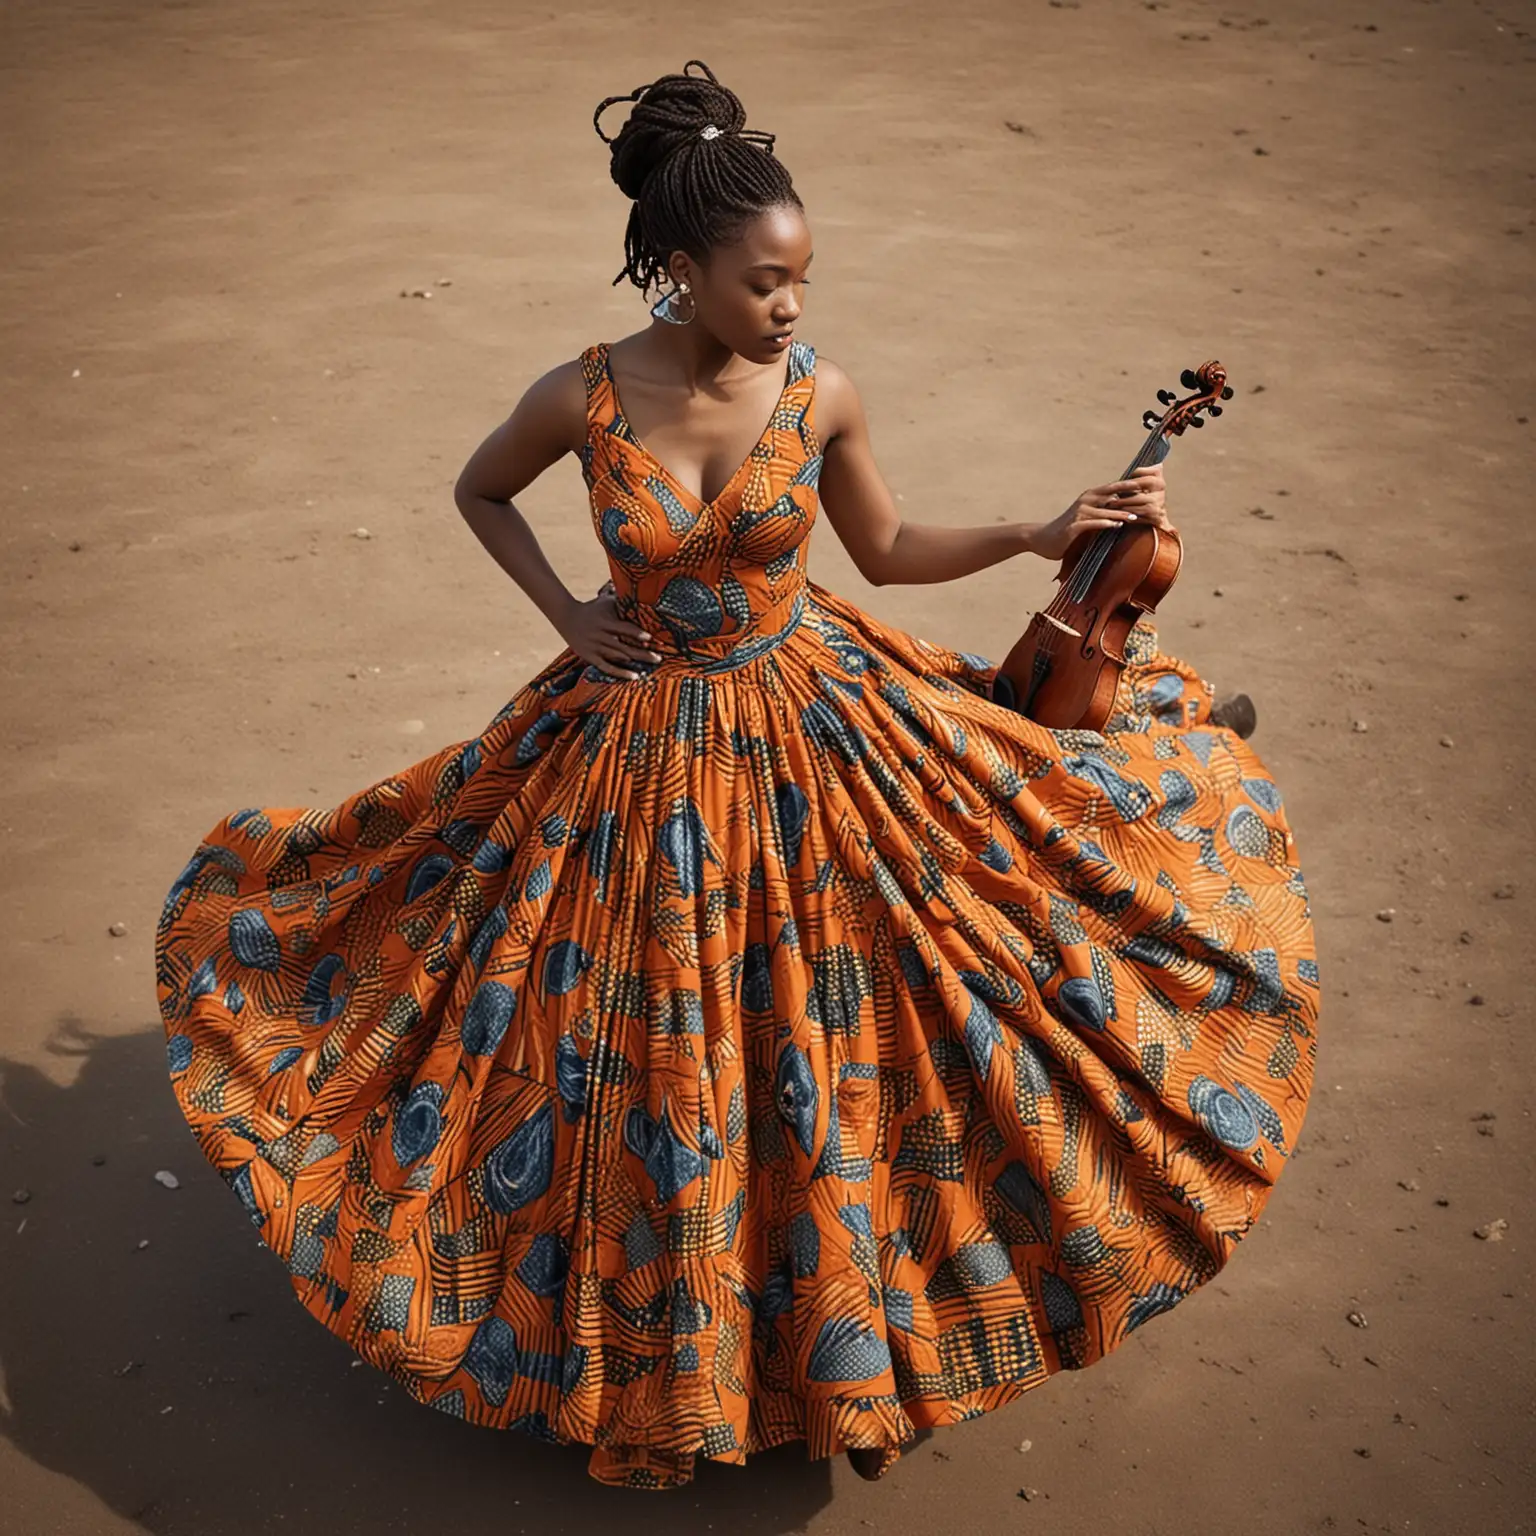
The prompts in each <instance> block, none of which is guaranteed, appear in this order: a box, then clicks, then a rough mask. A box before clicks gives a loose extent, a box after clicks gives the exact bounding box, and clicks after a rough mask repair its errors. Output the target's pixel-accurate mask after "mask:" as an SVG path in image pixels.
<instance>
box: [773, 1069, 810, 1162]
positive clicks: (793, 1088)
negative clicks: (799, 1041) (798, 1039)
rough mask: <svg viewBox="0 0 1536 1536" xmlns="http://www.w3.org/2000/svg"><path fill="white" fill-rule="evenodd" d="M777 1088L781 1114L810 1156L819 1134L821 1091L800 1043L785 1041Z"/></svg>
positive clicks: (777, 1076) (777, 1077)
mask: <svg viewBox="0 0 1536 1536" xmlns="http://www.w3.org/2000/svg"><path fill="white" fill-rule="evenodd" d="M774 1088H775V1091H776V1094H777V1097H778V1107H779V1115H780V1117H781V1118H782V1119H783V1120H784V1121H785V1122H786V1123H787V1124H788V1125H790V1127H791V1128H792V1129H793V1130H794V1133H795V1140H796V1141H798V1142H799V1143H800V1150H801V1151H802V1152H804V1153H805V1155H806V1156H807V1157H809V1156H810V1155H811V1145H812V1142H813V1141H814V1139H815V1135H816V1106H817V1104H818V1103H819V1102H820V1100H821V1091H820V1089H819V1088H818V1087H817V1086H816V1079H815V1077H814V1076H813V1075H812V1072H811V1063H810V1059H809V1058H808V1057H807V1056H806V1054H805V1052H804V1051H802V1050H801V1049H800V1047H799V1046H798V1045H786V1046H785V1047H784V1049H783V1050H782V1051H780V1053H779V1065H778V1071H777V1072H776V1074H775V1080H774Z"/></svg>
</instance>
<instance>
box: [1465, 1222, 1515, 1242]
mask: <svg viewBox="0 0 1536 1536" xmlns="http://www.w3.org/2000/svg"><path fill="white" fill-rule="evenodd" d="M1507 1231H1509V1223H1508V1222H1507V1221H1505V1220H1504V1218H1503V1217H1502V1216H1500V1217H1498V1218H1496V1219H1495V1220H1493V1221H1489V1222H1485V1223H1484V1224H1483V1225H1482V1226H1480V1227H1473V1229H1472V1236H1473V1237H1480V1238H1482V1240H1483V1241H1484V1242H1485V1243H1502V1242H1503V1241H1504V1234H1505V1233H1506V1232H1507Z"/></svg>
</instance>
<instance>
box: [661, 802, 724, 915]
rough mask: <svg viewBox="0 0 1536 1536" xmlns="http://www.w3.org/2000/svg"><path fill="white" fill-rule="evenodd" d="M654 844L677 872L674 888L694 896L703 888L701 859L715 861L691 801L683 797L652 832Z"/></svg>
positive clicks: (695, 807)
mask: <svg viewBox="0 0 1536 1536" xmlns="http://www.w3.org/2000/svg"><path fill="white" fill-rule="evenodd" d="M656 846H657V848H659V849H660V850H661V855H662V857H663V858H664V859H666V861H667V862H668V863H669V864H670V865H671V866H672V868H673V870H674V871H675V872H676V875H677V883H678V889H679V890H680V891H681V893H682V894H683V895H684V896H696V895H698V893H699V892H700V891H702V890H703V889H704V860H705V858H706V857H708V859H709V861H710V862H711V863H712V864H713V863H718V862H719V861H718V860H717V859H716V858H715V856H714V854H713V853H712V852H711V851H710V848H709V829H708V828H707V827H706V826H705V825H704V818H703V816H702V815H700V814H699V808H698V806H697V805H695V804H694V802H693V801H692V800H691V799H689V798H687V797H686V796H684V797H683V798H681V799H679V800H678V801H677V802H676V804H675V806H674V807H673V811H672V814H671V815H670V816H668V817H667V819H666V820H665V821H664V822H663V823H662V825H661V828H660V830H659V831H658V833H657V834H656Z"/></svg>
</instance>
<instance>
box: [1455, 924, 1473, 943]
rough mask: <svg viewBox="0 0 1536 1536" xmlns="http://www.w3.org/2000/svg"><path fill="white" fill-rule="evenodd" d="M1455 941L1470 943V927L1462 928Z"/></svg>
mask: <svg viewBox="0 0 1536 1536" xmlns="http://www.w3.org/2000/svg"><path fill="white" fill-rule="evenodd" d="M1456 942H1457V943H1458V944H1470V943H1471V942H1472V930H1471V929H1470V928H1463V929H1462V930H1461V933H1460V934H1459V935H1458V937H1457V940H1456Z"/></svg>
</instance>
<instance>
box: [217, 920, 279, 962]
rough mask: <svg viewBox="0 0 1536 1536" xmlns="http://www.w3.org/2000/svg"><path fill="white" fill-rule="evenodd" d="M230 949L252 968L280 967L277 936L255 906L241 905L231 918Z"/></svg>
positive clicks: (237, 958) (236, 957)
mask: <svg viewBox="0 0 1536 1536" xmlns="http://www.w3.org/2000/svg"><path fill="white" fill-rule="evenodd" d="M229 951H230V953H231V954H232V955H233V956H234V957H235V959H236V960H238V961H239V962H240V964H241V965H244V966H248V967H250V969H251V970H253V971H266V972H268V973H275V972H277V971H279V970H280V969H281V968H282V961H283V955H282V950H281V948H280V947H279V945H278V942H277V935H276V934H275V933H274V932H273V931H272V925H271V924H270V923H269V922H268V921H267V918H266V914H265V913H264V912H258V911H257V910H256V909H255V908H254V907H244V908H242V909H241V910H240V911H238V912H236V913H234V914H233V915H232V916H231V917H230V919H229Z"/></svg>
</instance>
